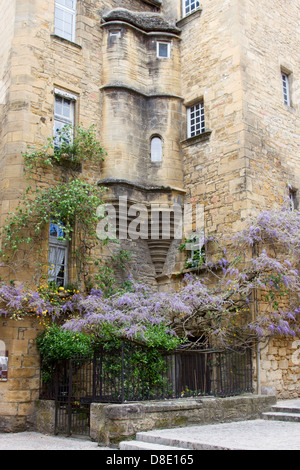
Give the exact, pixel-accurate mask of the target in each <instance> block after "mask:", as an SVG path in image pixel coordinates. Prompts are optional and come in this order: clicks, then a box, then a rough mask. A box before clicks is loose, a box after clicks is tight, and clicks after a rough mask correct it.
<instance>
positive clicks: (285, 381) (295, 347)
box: [260, 338, 300, 400]
mask: <svg viewBox="0 0 300 470" xmlns="http://www.w3.org/2000/svg"><path fill="white" fill-rule="evenodd" d="M260 376H261V387H262V391H265V392H267V393H269V392H271V393H275V394H276V396H277V398H278V399H282V400H284V399H293V398H299V397H300V340H299V338H298V339H297V338H294V339H273V340H272V341H271V343H270V344H269V345H268V347H267V348H265V349H262V351H261V372H260Z"/></svg>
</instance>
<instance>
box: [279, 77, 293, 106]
mask: <svg viewBox="0 0 300 470" xmlns="http://www.w3.org/2000/svg"><path fill="white" fill-rule="evenodd" d="M281 77H282V90H283V102H284V104H286V105H287V106H291V94H290V74H288V73H286V72H281Z"/></svg>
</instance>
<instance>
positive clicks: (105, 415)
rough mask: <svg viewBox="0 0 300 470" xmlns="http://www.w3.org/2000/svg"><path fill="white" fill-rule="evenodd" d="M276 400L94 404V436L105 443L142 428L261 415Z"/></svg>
mask: <svg viewBox="0 0 300 470" xmlns="http://www.w3.org/2000/svg"><path fill="white" fill-rule="evenodd" d="M274 403H276V398H275V396H265V397H262V396H245V397H236V398H234V397H232V398H220V399H218V398H203V399H200V398H199V399H193V398H189V399H178V400H170V401H160V402H151V401H150V402H139V403H128V404H123V405H103V404H97V403H94V404H92V405H91V430H90V435H91V438H92V439H94V440H96V441H98V442H99V443H101V444H102V443H103V444H105V445H112V444H118V443H119V442H120V441H122V440H128V439H132V438H134V437H135V434H136V433H137V432H139V431H150V430H152V429H163V428H165V429H166V428H174V427H181V426H192V425H202V424H214V423H223V422H229V421H238V420H247V419H257V418H260V417H261V413H262V412H263V411H266V410H268V409H269V408H270V407H271V406H272V405H273V404H274Z"/></svg>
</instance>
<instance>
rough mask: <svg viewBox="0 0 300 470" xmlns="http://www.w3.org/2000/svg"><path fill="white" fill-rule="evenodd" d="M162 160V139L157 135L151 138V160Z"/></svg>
mask: <svg viewBox="0 0 300 470" xmlns="http://www.w3.org/2000/svg"><path fill="white" fill-rule="evenodd" d="M161 161H162V140H161V138H160V137H158V136H155V137H152V139H151V162H161Z"/></svg>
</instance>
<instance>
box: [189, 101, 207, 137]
mask: <svg viewBox="0 0 300 470" xmlns="http://www.w3.org/2000/svg"><path fill="white" fill-rule="evenodd" d="M203 132H205V116H204V103H203V101H201V102H200V103H197V104H195V105H194V106H190V107H189V108H188V109H187V136H188V138H189V137H195V136H196V135H199V134H202V133H203Z"/></svg>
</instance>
